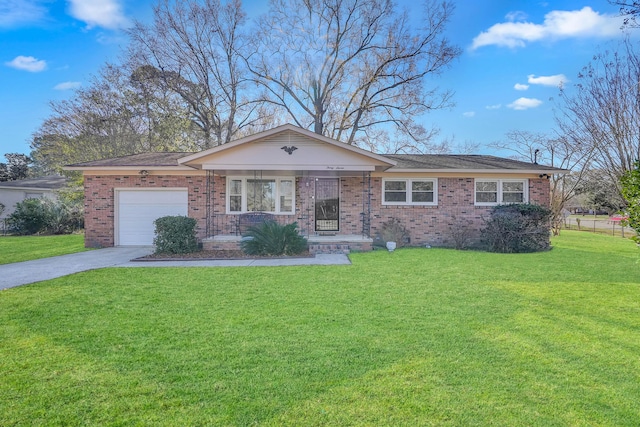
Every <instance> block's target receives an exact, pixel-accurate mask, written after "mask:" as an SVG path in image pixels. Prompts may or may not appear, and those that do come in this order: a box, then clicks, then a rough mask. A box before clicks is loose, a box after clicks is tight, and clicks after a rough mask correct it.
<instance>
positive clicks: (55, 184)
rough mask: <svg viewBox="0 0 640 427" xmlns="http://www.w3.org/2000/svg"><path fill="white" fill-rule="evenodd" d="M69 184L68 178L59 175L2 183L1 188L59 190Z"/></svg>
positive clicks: (0, 183)
mask: <svg viewBox="0 0 640 427" xmlns="http://www.w3.org/2000/svg"><path fill="white" fill-rule="evenodd" d="M66 184H67V178H66V177H64V176H59V175H48V176H40V177H37V178H27V179H19V180H17V181H3V182H0V188H9V189H16V190H17V189H31V190H57V189H59V188H62V187H64V186H65V185H66Z"/></svg>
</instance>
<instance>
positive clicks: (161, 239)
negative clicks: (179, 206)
mask: <svg viewBox="0 0 640 427" xmlns="http://www.w3.org/2000/svg"><path fill="white" fill-rule="evenodd" d="M153 223H154V225H155V233H156V237H155V238H154V239H153V244H154V245H155V247H156V249H155V252H156V253H158V254H160V253H162V254H188V253H192V252H197V251H198V239H197V237H196V220H195V219H193V218H189V217H186V216H163V217H161V218H158V219H156V220H155V221H154V222H153Z"/></svg>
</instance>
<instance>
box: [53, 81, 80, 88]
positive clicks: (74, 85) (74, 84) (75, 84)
mask: <svg viewBox="0 0 640 427" xmlns="http://www.w3.org/2000/svg"><path fill="white" fill-rule="evenodd" d="M81 85H82V83H80V82H62V83H58V84H57V85H55V86H54V87H53V88H54V89H55V90H71V89H77V88H79V87H80V86H81Z"/></svg>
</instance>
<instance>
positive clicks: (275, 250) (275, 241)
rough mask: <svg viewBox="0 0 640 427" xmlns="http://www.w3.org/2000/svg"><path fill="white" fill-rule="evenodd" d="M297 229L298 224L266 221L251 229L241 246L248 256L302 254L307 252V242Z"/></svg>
mask: <svg viewBox="0 0 640 427" xmlns="http://www.w3.org/2000/svg"><path fill="white" fill-rule="evenodd" d="M297 228H298V223H297V222H294V223H291V224H287V225H281V224H279V223H278V222H276V221H273V220H270V221H265V222H263V223H262V224H260V225H255V226H253V227H249V229H248V230H247V233H246V237H245V238H243V239H242V242H241V243H240V245H241V248H242V250H243V251H244V252H245V253H246V254H248V255H259V256H264V255H266V256H273V255H275V256H278V255H296V254H300V253H302V252H304V251H306V250H307V240H306V239H305V238H304V237H303V236H301V235H300V234H299V233H298V230H297Z"/></svg>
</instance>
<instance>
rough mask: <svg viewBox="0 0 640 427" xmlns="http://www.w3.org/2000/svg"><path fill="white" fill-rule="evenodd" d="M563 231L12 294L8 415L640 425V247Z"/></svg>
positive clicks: (61, 284)
mask: <svg viewBox="0 0 640 427" xmlns="http://www.w3.org/2000/svg"><path fill="white" fill-rule="evenodd" d="M554 245H555V249H553V250H552V251H550V252H546V253H539V254H527V255H500V254H489V253H479V252H459V251H453V250H444V249H405V250H398V251H396V252H394V253H388V252H383V251H376V252H372V253H360V254H353V255H352V260H353V265H352V266H306V267H263V268H131V269H125V268H114V269H103V270H97V271H90V272H86V273H81V274H76V275H73V276H69V277H65V278H60V279H56V280H52V281H48V282H43V283H39V284H36V285H30V286H24V287H19V288H14V289H10V290H7V291H3V292H0V425H47V426H50V425H292V426H299V425H331V426H335V425H367V426H373V425H406V426H416V425H478V426H485V425H504V426H516V425H527V426H529V425H539V426H554V425H558V426H565V425H572V426H586V425H589V426H591V425H602V426H625V425H627V426H631V425H638V420H640V405H638V402H640V251H639V250H638V249H637V248H636V247H635V245H634V244H633V243H631V242H630V241H628V240H624V239H619V238H618V239H616V238H611V237H605V236H598V235H592V234H587V233H578V232H563V234H562V236H561V237H560V238H557V239H554Z"/></svg>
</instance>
